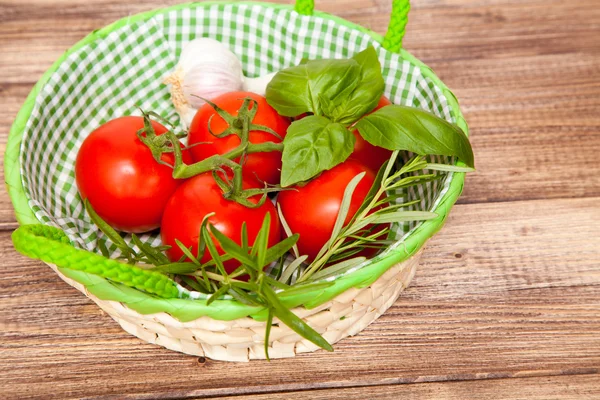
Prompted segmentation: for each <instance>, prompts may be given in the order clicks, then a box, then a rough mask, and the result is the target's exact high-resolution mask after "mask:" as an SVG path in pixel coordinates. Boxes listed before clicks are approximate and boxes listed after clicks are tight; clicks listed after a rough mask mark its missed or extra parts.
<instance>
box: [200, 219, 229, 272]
mask: <svg viewBox="0 0 600 400" xmlns="http://www.w3.org/2000/svg"><path fill="white" fill-rule="evenodd" d="M201 233H202V238H203V239H204V242H205V243H206V248H207V249H208V252H209V254H210V256H211V257H212V259H213V261H214V262H215V266H216V267H217V270H218V271H219V272H220V273H221V275H223V276H224V277H227V272H226V271H225V266H224V265H223V261H222V259H221V256H220V255H219V252H218V251H217V247H216V246H215V243H214V242H213V241H212V238H211V237H210V234H209V233H208V229H206V228H204V229H202V232H201Z"/></svg>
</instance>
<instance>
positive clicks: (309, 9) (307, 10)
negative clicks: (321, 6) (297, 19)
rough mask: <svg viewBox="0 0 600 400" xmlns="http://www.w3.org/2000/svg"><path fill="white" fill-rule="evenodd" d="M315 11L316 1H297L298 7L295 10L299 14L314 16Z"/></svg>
mask: <svg viewBox="0 0 600 400" xmlns="http://www.w3.org/2000/svg"><path fill="white" fill-rule="evenodd" d="M314 9H315V1H314V0H296V6H295V7H294V10H296V12H297V13H298V14H302V15H312V14H313V11H314Z"/></svg>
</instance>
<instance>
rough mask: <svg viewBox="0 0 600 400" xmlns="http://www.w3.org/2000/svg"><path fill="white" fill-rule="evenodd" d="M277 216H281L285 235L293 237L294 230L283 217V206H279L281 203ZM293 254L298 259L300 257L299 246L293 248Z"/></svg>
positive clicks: (280, 220) (295, 245)
mask: <svg viewBox="0 0 600 400" xmlns="http://www.w3.org/2000/svg"><path fill="white" fill-rule="evenodd" d="M277 214H279V222H281V226H282V227H283V230H284V231H285V234H286V235H287V236H288V237H290V236H292V235H293V234H292V229H291V228H290V226H289V225H288V223H287V221H286V220H285V216H284V215H283V212H281V206H280V205H279V203H277ZM292 253H294V256H295V257H296V258H298V257H300V252H299V251H298V245H297V244H294V245H293V246H292Z"/></svg>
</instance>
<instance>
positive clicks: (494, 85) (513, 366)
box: [0, 0, 600, 400]
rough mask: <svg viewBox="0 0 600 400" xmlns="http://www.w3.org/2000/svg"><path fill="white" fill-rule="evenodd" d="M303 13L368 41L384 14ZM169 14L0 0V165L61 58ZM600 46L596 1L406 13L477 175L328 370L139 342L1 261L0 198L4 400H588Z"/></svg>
mask: <svg viewBox="0 0 600 400" xmlns="http://www.w3.org/2000/svg"><path fill="white" fill-rule="evenodd" d="M286 2H288V3H289V2H290V1H286ZM316 2H317V7H318V8H319V9H321V10H324V11H327V12H330V13H333V14H336V15H339V16H341V17H344V18H346V19H348V20H351V21H353V22H356V23H359V24H362V25H364V26H367V27H370V28H372V29H374V30H375V31H377V32H379V33H383V32H384V31H385V27H386V26H387V21H388V18H389V11H390V5H391V1H389V0H316ZM176 3H178V2H177V1H156V0H142V1H137V2H121V1H118V0H98V1H95V2H93V3H90V2H84V1H82V0H62V1H58V2H57V1H49V0H2V1H0V54H1V56H0V152H1V153H2V154H3V153H4V149H5V146H6V139H7V135H8V130H9V128H10V124H11V123H12V121H13V119H14V117H15V115H16V113H17V112H18V110H19V108H20V106H21V104H22V102H23V101H24V100H25V97H26V96H27V93H28V92H29V91H30V89H31V88H32V86H33V85H34V83H35V82H36V81H37V80H38V79H39V77H40V76H41V75H42V73H43V72H44V71H45V70H46V69H47V68H48V67H49V66H50V65H51V64H52V63H53V62H54V61H55V60H56V59H57V58H58V57H60V55H61V54H62V53H63V52H64V51H65V50H67V49H68V48H69V47H71V46H72V45H73V44H74V43H76V42H77V41H78V40H80V39H81V38H83V37H84V36H85V35H86V34H88V33H89V32H91V31H92V30H94V29H98V28H100V27H102V26H105V25H107V24H108V23H110V22H113V21H114V20H116V19H119V18H122V17H124V16H127V15H132V14H135V13H138V12H142V11H146V10H149V9H152V8H157V7H163V6H167V5H171V4H176ZM599 34H600V7H598V2H597V0H573V1H569V2H566V1H562V0H519V1H517V0H413V1H412V11H411V15H410V22H409V26H408V33H407V37H406V39H405V47H406V48H407V49H408V50H409V51H411V52H412V53H413V54H415V55H416V56H417V57H418V58H420V59H422V60H423V61H424V62H425V63H427V64H428V65H429V66H430V67H432V68H433V69H434V70H435V71H436V72H437V73H438V75H439V76H440V77H441V78H442V80H443V81H444V82H445V83H446V84H447V85H448V86H449V87H450V88H451V89H453V91H454V92H455V94H456V95H457V97H458V98H459V100H460V102H461V108H462V110H463V112H464V113H465V116H466V118H467V121H468V122H469V125H470V128H471V133H472V141H473V145H474V149H475V154H476V162H477V168H478V171H477V172H476V173H474V174H471V175H470V176H469V177H468V179H467V184H466V187H465V191H464V194H463V196H462V197H461V199H460V203H461V204H460V205H458V206H456V208H455V209H453V211H452V213H451V215H450V217H449V219H448V221H447V224H446V226H445V227H444V229H443V230H442V231H441V232H440V233H439V234H438V235H437V236H435V237H434V238H433V239H432V240H431V241H430V242H429V243H428V247H427V249H426V251H425V253H424V256H423V261H422V265H421V267H420V269H419V271H418V273H417V276H416V278H415V280H414V283H413V285H412V286H411V288H410V289H409V290H407V291H406V292H405V293H404V294H403V295H402V296H401V298H400V299H399V300H398V301H397V302H396V304H395V305H394V306H393V307H392V308H391V309H390V310H389V311H388V312H387V313H386V314H384V316H382V317H381V318H380V319H379V320H378V321H376V322H375V323H374V324H373V325H372V326H371V327H369V328H368V329H367V330H366V331H364V332H362V333H361V334H360V335H358V336H357V337H355V338H350V339H347V340H344V341H342V342H341V343H340V344H339V345H337V346H336V351H335V353H333V354H325V353H323V352H318V353H315V354H309V355H303V356H301V357H299V358H297V359H295V360H278V361H273V362H272V363H266V362H252V363H250V364H229V363H222V362H214V361H211V360H200V361H201V362H199V360H198V359H197V358H195V357H188V356H185V355H181V354H177V353H174V352H170V351H167V350H164V349H162V348H159V347H157V346H153V345H149V344H146V343H143V342H141V341H140V340H138V339H136V338H134V337H131V336H129V335H128V334H126V333H124V332H123V331H122V330H121V329H120V328H119V327H118V325H117V324H116V323H115V322H113V321H112V320H111V319H110V318H109V317H108V316H106V315H103V314H102V312H101V311H100V310H99V309H98V307H96V306H95V305H94V304H93V303H91V302H90V301H89V300H88V299H87V298H85V297H84V296H82V295H81V294H80V293H79V292H77V291H75V290H74V289H72V288H70V287H69V286H67V285H66V284H64V283H63V282H62V281H60V279H59V278H58V277H57V276H56V275H55V274H54V273H53V272H52V271H51V270H50V269H49V268H47V267H46V266H44V265H43V264H41V263H39V262H36V261H33V260H29V259H27V258H25V257H22V256H20V255H18V254H16V253H15V252H14V250H13V249H12V245H11V242H10V230H11V229H13V228H14V227H15V226H16V222H15V220H14V216H13V214H12V209H11V206H10V202H9V199H8V196H7V195H6V193H4V192H2V193H0V260H1V261H0V266H1V268H0V393H2V397H3V398H28V397H29V398H40V399H46V398H52V397H54V398H67V397H73V398H81V397H84V396H85V397H102V398H115V397H117V398H208V397H214V396H219V397H220V396H234V395H235V397H237V398H240V397H242V398H245V397H247V398H249V399H256V400H258V399H261V398H273V399H278V398H279V399H283V398H286V399H287V398H311V399H325V398H327V399H335V398H347V399H359V398H360V399H362V398H368V397H371V398H382V399H386V398H389V399H392V398H394V399H396V398H408V399H413V398H415V399H416V398H445V399H450V400H452V399H463V398H473V399H478V398H481V399H487V398H512V399H521V398H522V399H586V398H590V399H591V398H598V397H600V393H599V391H600V379H599V376H598V374H599V373H600V290H599V289H600V288H599V287H600V206H599V204H600V166H599V165H600V164H599V163H598V154H600V114H599V113H598V110H600V41H599V40H598V39H597V38H598V37H599ZM423 382H428V383H423ZM405 384H406V385H405Z"/></svg>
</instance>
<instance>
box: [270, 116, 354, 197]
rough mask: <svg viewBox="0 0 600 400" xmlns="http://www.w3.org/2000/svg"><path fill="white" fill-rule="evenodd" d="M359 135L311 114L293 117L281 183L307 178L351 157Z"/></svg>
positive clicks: (285, 183) (286, 141) (284, 149)
mask: <svg viewBox="0 0 600 400" xmlns="http://www.w3.org/2000/svg"><path fill="white" fill-rule="evenodd" d="M355 141H356V138H355V137H354V135H353V134H352V133H351V132H350V131H349V130H348V129H346V128H345V127H344V126H343V125H342V124H339V123H334V122H331V121H330V120H329V119H327V118H325V117H319V116H316V115H311V116H308V117H305V118H302V119H301V120H299V121H294V122H293V123H292V124H291V125H290V127H289V128H288V131H287V135H286V136H285V139H284V141H283V143H284V148H283V155H282V161H283V166H282V169H281V186H283V187H287V186H291V185H293V184H295V183H298V182H302V181H306V180H309V179H311V178H312V177H314V176H315V175H317V174H318V173H320V172H323V171H325V170H328V169H331V168H333V167H335V166H336V165H338V164H339V163H341V162H343V161H344V160H346V159H347V158H348V156H349V155H350V154H351V153H352V150H353V149H354V143H355Z"/></svg>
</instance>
